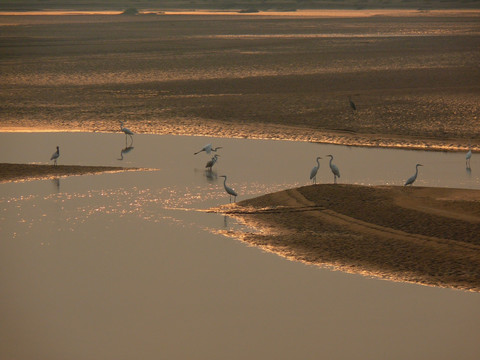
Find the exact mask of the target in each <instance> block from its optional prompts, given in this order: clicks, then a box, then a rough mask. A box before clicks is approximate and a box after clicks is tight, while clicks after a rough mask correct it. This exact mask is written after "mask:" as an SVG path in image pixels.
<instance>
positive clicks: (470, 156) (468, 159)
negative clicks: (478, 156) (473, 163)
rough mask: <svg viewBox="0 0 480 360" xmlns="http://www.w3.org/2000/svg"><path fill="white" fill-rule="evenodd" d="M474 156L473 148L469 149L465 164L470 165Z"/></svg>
mask: <svg viewBox="0 0 480 360" xmlns="http://www.w3.org/2000/svg"><path fill="white" fill-rule="evenodd" d="M471 158H472V150H471V149H469V150H468V152H467V155H466V156H465V165H466V166H467V167H470V159H471Z"/></svg>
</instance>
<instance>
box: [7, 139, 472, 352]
mask: <svg viewBox="0 0 480 360" xmlns="http://www.w3.org/2000/svg"><path fill="white" fill-rule="evenodd" d="M207 143H212V144H213V145H214V146H222V147H223V148H222V149H220V150H219V152H218V153H219V154H220V158H219V161H218V163H217V164H216V165H215V167H214V170H215V171H214V172H213V175H214V176H213V177H210V178H209V177H207V176H206V173H205V170H204V166H205V163H206V162H207V160H209V156H207V155H205V154H204V153H200V154H198V155H195V156H194V155H193V153H194V152H195V151H197V150H199V149H200V148H201V147H202V146H204V145H205V144H207ZM56 145H59V146H60V151H61V157H60V159H59V163H60V164H78V165H87V164H88V165H116V166H118V165H124V166H131V167H148V168H156V169H158V170H156V171H147V172H128V173H119V174H104V175H95V176H74V177H68V178H61V179H57V180H39V181H32V182H24V183H7V184H0V229H1V234H2V236H1V241H0V254H1V255H0V264H1V265H0V269H1V271H0V286H1V287H2V289H3V290H4V291H3V292H2V297H1V298H2V302H1V304H2V305H1V308H0V309H1V312H2V317H3V320H2V322H1V325H0V355H1V356H0V357H2V358H20V359H27V358H28V359H29V358H42V357H43V358H49V359H64V358H69V359H85V358H102V359H130V358H133V357H136V358H142V359H158V358H163V357H165V358H195V359H216V358H218V359H220V358H222V359H223V358H231V359H236V358H238V359H244V358H247V357H250V358H273V357H275V358H279V359H283V358H285V359H287V358H293V357H295V358H303V359H309V358H318V354H319V353H321V354H322V355H323V357H325V358H332V359H335V358H337V359H347V358H348V359H351V358H356V359H384V358H385V357H388V358H392V359H405V358H436V359H442V358H443V359H450V358H453V357H458V358H462V359H474V358H476V356H477V355H478V350H479V347H478V333H479V331H480V325H479V324H480V321H479V320H480V312H479V311H478V309H479V305H480V299H479V297H478V294H473V293H466V292H461V291H453V290H449V289H438V288H428V287H422V286H418V285H410V284H400V283H390V282H387V281H379V280H373V279H367V278H364V277H361V276H358V275H348V274H343V273H340V272H332V271H329V270H325V269H320V268H317V267H313V266H306V265H304V264H300V263H294V262H290V261H287V260H285V259H283V258H280V257H277V256H275V255H272V254H268V253H265V252H262V251H261V250H259V249H257V248H252V247H247V246H245V245H244V244H242V243H240V242H237V241H235V240H233V239H231V238H225V237H223V236H221V235H218V234H217V233H216V232H217V230H224V229H239V228H241V226H240V225H238V224H235V223H234V222H233V220H231V219H227V218H224V217H223V216H221V215H218V214H210V213H205V212H201V211H195V210H199V209H207V208H209V207H212V206H218V205H221V204H225V203H228V201H229V199H228V197H227V196H226V194H225V193H224V191H223V187H222V180H223V179H221V178H218V177H215V174H216V175H222V174H226V175H228V184H229V185H230V186H232V187H233V188H235V189H236V190H237V191H238V192H239V199H238V200H241V199H245V198H249V197H253V196H256V195H260V194H264V193H267V192H271V191H276V190H282V189H285V188H289V187H293V186H299V185H304V184H308V183H309V181H308V175H309V173H310V169H311V168H312V167H313V166H314V165H315V158H316V156H323V157H324V155H326V154H333V155H334V157H335V158H334V162H335V163H336V164H337V165H338V167H339V168H340V171H341V178H340V179H339V182H340V183H358V184H396V185H402V184H403V182H404V181H405V180H406V178H408V177H409V176H410V175H412V174H413V172H414V171H415V164H416V163H417V162H421V163H422V164H424V165H425V166H424V167H423V168H421V169H420V174H419V177H418V180H417V183H416V185H424V186H449V187H463V188H474V189H478V188H480V178H479V176H478V174H477V172H476V169H477V168H478V166H480V165H479V162H477V161H476V160H477V159H476V154H474V156H473V157H472V163H471V172H467V171H466V168H465V155H464V154H461V153H428V152H418V151H400V150H387V149H385V150H376V149H363V148H349V147H342V146H332V145H319V144H311V143H295V142H286V141H265V140H244V139H222V138H204V137H174V136H157V135H135V137H134V142H133V149H132V150H130V151H129V152H128V153H124V154H123V160H118V159H119V158H120V157H121V150H122V149H123V148H125V138H124V136H123V134H94V133H33V134H29V133H3V134H0V162H14V163H48V159H49V157H50V155H51V153H53V152H54V150H55V146H56ZM332 181H333V178H332V176H331V173H330V172H329V169H328V164H327V162H326V160H322V162H321V168H320V171H319V175H318V182H332ZM24 344H29V346H24ZM386 354H388V355H386Z"/></svg>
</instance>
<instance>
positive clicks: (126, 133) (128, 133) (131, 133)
mask: <svg viewBox="0 0 480 360" xmlns="http://www.w3.org/2000/svg"><path fill="white" fill-rule="evenodd" d="M120 130H121V131H123V133H124V134H125V143H126V140H127V136H130V139H132V143H133V131H132V130H130V129H129V128H126V127H124V126H123V121H120Z"/></svg>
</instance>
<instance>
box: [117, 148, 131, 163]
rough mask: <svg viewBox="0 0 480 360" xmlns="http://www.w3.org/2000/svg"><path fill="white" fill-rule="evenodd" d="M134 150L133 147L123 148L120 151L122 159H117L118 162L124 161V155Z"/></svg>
mask: <svg viewBox="0 0 480 360" xmlns="http://www.w3.org/2000/svg"><path fill="white" fill-rule="evenodd" d="M132 150H133V146H125V148H123V149H122V150H121V151H120V158H119V159H117V160H123V155H124V154H128V153H129V152H130V151H132Z"/></svg>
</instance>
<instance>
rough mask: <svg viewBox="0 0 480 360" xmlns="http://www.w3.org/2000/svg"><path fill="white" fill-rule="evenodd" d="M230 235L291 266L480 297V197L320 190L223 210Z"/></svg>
mask: <svg viewBox="0 0 480 360" xmlns="http://www.w3.org/2000/svg"><path fill="white" fill-rule="evenodd" d="M217 211H223V212H225V213H226V214H228V215H230V216H233V217H235V218H237V219H239V220H240V221H242V222H244V223H245V224H247V225H249V226H252V227H254V228H256V232H252V233H239V232H236V233H233V232H232V233H227V234H228V235H231V236H234V237H237V238H240V239H241V240H243V241H245V242H247V243H249V244H252V245H255V246H259V247H262V248H263V249H265V250H267V251H271V252H274V253H277V254H279V255H281V256H284V257H286V258H289V259H291V260H296V261H302V262H305V263H309V264H315V265H320V266H328V267H331V268H334V269H338V270H342V271H346V272H351V273H360V274H363V275H366V276H375V277H379V278H383V279H389V280H394V281H406V282H412V283H418V284H423V285H432V286H441V287H452V288H458V289H464V290H471V291H480V235H479V234H480V191H478V190H461V189H447V188H420V187H414V188H405V187H395V186H378V187H366V186H356V185H313V186H306V187H301V188H297V189H290V190H285V191H280V192H276V193H273V194H268V195H265V196H261V197H258V198H255V199H251V200H245V201H242V202H239V203H237V204H234V205H230V206H226V207H224V208H222V209H220V210H217Z"/></svg>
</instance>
